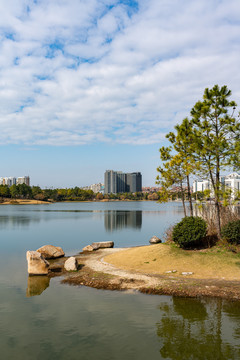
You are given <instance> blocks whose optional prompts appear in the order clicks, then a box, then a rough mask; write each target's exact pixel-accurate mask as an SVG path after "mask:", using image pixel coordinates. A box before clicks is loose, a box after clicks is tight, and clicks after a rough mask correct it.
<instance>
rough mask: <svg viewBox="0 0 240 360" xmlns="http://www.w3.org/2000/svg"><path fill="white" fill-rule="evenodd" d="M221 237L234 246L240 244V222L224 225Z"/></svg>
mask: <svg viewBox="0 0 240 360" xmlns="http://www.w3.org/2000/svg"><path fill="white" fill-rule="evenodd" d="M221 235H222V237H223V238H224V239H226V240H227V241H228V242H230V243H232V244H240V220H235V221H230V222H229V223H227V224H226V225H224V226H223V227H222V230H221Z"/></svg>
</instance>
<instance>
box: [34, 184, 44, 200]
mask: <svg viewBox="0 0 240 360" xmlns="http://www.w3.org/2000/svg"><path fill="white" fill-rule="evenodd" d="M39 194H42V189H41V188H40V186H32V196H33V197H34V198H35V196H37V195H39Z"/></svg>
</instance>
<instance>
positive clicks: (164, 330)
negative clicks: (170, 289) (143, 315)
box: [157, 298, 240, 360]
mask: <svg viewBox="0 0 240 360" xmlns="http://www.w3.org/2000/svg"><path fill="white" fill-rule="evenodd" d="M223 304H224V303H223V301H222V300H216V299H204V300H197V299H184V298H182V299H181V298H173V301H172V304H166V303H165V304H162V306H160V310H161V312H162V316H161V321H160V322H158V323H157V335H158V336H159V338H160V342H161V348H160V354H161V356H162V358H163V359H172V360H182V359H199V360H205V359H218V360H225V359H239V358H240V345H239V344H240V343H239V331H238V323H239V317H240V307H239V306H238V304H236V303H234V304H233V306H232V307H231V305H229V303H226V304H227V305H223ZM233 320H235V323H234V321H233Z"/></svg>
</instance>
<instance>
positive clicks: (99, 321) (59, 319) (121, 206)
mask: <svg viewBox="0 0 240 360" xmlns="http://www.w3.org/2000/svg"><path fill="white" fill-rule="evenodd" d="M182 216H183V209H182V206H181V203H168V204H157V203H155V202H106V203H104V202H98V203H94V202H88V203H56V204H51V205H25V206H24V205H23V206H21V205H17V206H14V205H9V206H8V205H4V206H0V234H1V235H0V349H1V359H4V360H5V359H10V358H13V359H21V360H22V359H24V360H27V359H31V360H33V359H42V358H43V359H46V360H48V359H69V360H75V359H78V360H79V359H81V360H85V359H86V360H87V359H88V360H91V359H98V360H101V359H102V360H108V359H109V360H110V359H111V360H112V359H119V360H120V359H127V360H128V359H129V360H130V359H138V360H141V359H146V358H149V359H151V360H152V359H153V360H154V359H214V360H218V359H240V330H239V329H240V327H239V325H240V304H239V302H229V301H223V300H221V299H217V300H216V299H208V298H201V299H184V298H175V297H171V296H152V295H144V294H139V293H137V292H117V291H106V290H105V291H103V290H96V289H91V288H87V287H84V286H77V287H74V286H69V285H63V284H61V283H60V282H61V279H60V278H53V279H51V281H50V284H49V285H50V286H48V284H47V285H46V289H45V290H44V291H43V292H42V293H41V295H39V296H29V291H28V290H27V286H28V274H27V262H26V251H27V250H36V249H37V248H39V247H40V246H42V245H45V244H52V245H56V246H61V247H62V248H63V250H64V251H65V252H66V254H67V255H72V254H76V253H77V252H79V251H81V249H82V248H83V247H84V246H86V245H88V244H91V243H92V242H93V241H108V240H113V241H114V243H115V247H126V246H136V245H146V244H148V241H149V239H150V238H151V237H152V236H153V235H157V236H159V237H163V235H164V232H165V230H166V229H167V228H168V227H169V226H171V225H173V224H174V223H176V222H177V221H179V220H180V219H181V218H182ZM36 293H37V292H36ZM27 295H28V296H27Z"/></svg>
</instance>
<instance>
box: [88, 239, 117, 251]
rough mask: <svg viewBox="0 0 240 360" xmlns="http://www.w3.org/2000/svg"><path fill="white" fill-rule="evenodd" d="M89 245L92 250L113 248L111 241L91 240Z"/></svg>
mask: <svg viewBox="0 0 240 360" xmlns="http://www.w3.org/2000/svg"><path fill="white" fill-rule="evenodd" d="M91 246H92V247H93V250H98V249H106V248H113V246H114V242H113V241H100V242H93V243H92V244H91Z"/></svg>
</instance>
